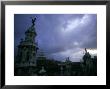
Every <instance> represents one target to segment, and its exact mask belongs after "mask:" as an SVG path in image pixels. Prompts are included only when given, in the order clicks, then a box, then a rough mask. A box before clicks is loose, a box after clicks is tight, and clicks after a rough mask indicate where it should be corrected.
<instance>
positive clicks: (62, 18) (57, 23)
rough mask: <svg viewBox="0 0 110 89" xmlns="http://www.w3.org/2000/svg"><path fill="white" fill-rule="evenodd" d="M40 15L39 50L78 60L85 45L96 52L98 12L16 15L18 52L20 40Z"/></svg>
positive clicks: (36, 26) (38, 24) (48, 54)
mask: <svg viewBox="0 0 110 89" xmlns="http://www.w3.org/2000/svg"><path fill="white" fill-rule="evenodd" d="M31 17H36V18H37V19H36V22H35V28H36V32H37V36H36V42H38V47H39V51H42V52H43V53H44V55H45V56H46V57H47V58H53V59H56V60H65V58H67V57H70V60H71V61H74V62H77V61H80V59H82V56H83V55H84V48H87V49H88V51H90V53H91V55H96V50H97V15H96V14H15V15H14V43H15V47H14V48H15V55H16V53H17V45H19V42H20V39H21V38H23V39H24V37H25V35H24V33H25V31H26V30H27V29H28V28H29V27H30V26H31V25H32V23H31Z"/></svg>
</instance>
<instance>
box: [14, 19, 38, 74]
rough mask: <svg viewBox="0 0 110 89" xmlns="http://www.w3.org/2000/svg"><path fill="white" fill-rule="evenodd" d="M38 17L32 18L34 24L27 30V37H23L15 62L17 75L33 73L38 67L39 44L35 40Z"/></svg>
mask: <svg viewBox="0 0 110 89" xmlns="http://www.w3.org/2000/svg"><path fill="white" fill-rule="evenodd" d="M35 21H36V18H32V25H31V26H30V27H29V28H28V29H27V31H26V32H25V39H24V40H23V39H21V42H20V44H19V45H18V52H17V56H16V60H17V62H16V63H15V68H16V71H17V72H16V74H17V75H32V74H33V73H34V71H35V69H36V54H37V50H38V45H37V43H36V42H35V37H36V36H37V33H36V31H35Z"/></svg>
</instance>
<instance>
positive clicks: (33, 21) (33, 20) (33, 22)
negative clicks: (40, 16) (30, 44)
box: [31, 17, 36, 26]
mask: <svg viewBox="0 0 110 89" xmlns="http://www.w3.org/2000/svg"><path fill="white" fill-rule="evenodd" d="M31 18H32V17H31ZM35 21H36V18H32V26H34V25H35Z"/></svg>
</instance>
